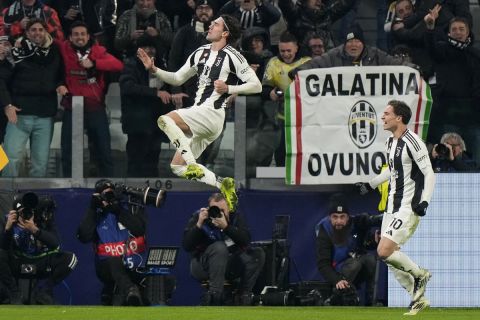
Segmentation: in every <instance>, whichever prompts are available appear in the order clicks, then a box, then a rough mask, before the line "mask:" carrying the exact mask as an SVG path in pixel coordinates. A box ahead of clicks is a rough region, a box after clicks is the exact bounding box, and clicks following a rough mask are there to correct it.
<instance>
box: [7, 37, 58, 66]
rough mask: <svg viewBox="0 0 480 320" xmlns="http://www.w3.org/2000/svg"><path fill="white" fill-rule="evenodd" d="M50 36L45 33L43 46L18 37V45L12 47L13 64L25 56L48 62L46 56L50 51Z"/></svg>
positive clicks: (25, 57)
mask: <svg viewBox="0 0 480 320" xmlns="http://www.w3.org/2000/svg"><path fill="white" fill-rule="evenodd" d="M52 41H53V40H52V37H51V36H50V35H49V34H47V42H46V44H45V45H44V46H42V47H40V46H37V45H36V44H35V43H33V42H32V41H30V40H29V39H27V38H20V47H13V48H12V58H13V62H14V63H15V64H17V63H19V62H22V61H23V60H25V59H27V58H34V59H35V60H36V61H38V62H40V63H42V62H44V63H48V61H47V59H46V58H47V56H48V54H49V53H50V48H51V44H52Z"/></svg>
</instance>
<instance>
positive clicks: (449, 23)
mask: <svg viewBox="0 0 480 320" xmlns="http://www.w3.org/2000/svg"><path fill="white" fill-rule="evenodd" d="M455 22H461V23H463V24H465V25H466V26H467V28H468V33H470V30H472V26H471V25H470V21H468V19H467V18H465V17H453V18H452V19H450V21H449V22H448V30H449V31H450V28H451V27H452V24H453V23H455Z"/></svg>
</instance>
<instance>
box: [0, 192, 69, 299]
mask: <svg viewBox="0 0 480 320" xmlns="http://www.w3.org/2000/svg"><path fill="white" fill-rule="evenodd" d="M54 211H55V202H54V201H53V199H52V198H50V197H49V196H42V197H40V198H39V197H38V196H37V195H36V194H35V193H33V192H28V193H26V194H25V195H23V197H20V198H18V199H16V200H15V201H14V204H13V210H11V211H10V212H9V213H8V214H7V215H6V217H5V221H1V223H0V230H1V232H2V234H1V236H0V247H1V249H0V281H1V282H2V284H3V285H4V286H5V287H6V288H7V289H8V291H9V295H10V303H11V304H23V303H24V302H25V301H24V298H26V297H25V296H23V295H22V293H21V292H20V290H19V288H18V286H17V279H18V278H22V277H29V278H34V279H46V281H45V283H43V284H42V285H37V286H36V288H35V291H34V292H33V298H32V300H33V302H35V303H37V304H54V300H53V287H54V286H56V285H57V284H59V283H60V282H62V281H63V279H65V278H66V277H67V276H68V275H69V274H70V272H71V271H72V270H73V269H74V268H75V266H76V265H77V257H76V256H75V254H73V253H71V252H63V251H60V241H59V237H58V233H57V228H56V225H55V221H54ZM29 303H32V301H29Z"/></svg>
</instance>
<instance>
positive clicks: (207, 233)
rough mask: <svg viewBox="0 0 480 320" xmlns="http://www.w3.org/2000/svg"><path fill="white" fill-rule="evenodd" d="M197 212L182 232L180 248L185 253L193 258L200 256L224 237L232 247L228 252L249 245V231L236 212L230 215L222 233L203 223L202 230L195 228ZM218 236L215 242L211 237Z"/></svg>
mask: <svg viewBox="0 0 480 320" xmlns="http://www.w3.org/2000/svg"><path fill="white" fill-rule="evenodd" d="M198 214H199V211H197V212H195V213H194V214H193V215H192V217H191V218H190V220H189V221H188V224H187V226H186V228H185V230H184V231H183V241H182V246H183V248H184V249H185V251H187V252H190V253H191V254H192V255H193V256H195V257H197V256H200V255H201V254H202V253H203V252H204V251H205V249H206V248H207V247H208V246H209V245H211V244H212V243H214V242H215V241H224V240H225V239H226V237H228V238H230V239H231V240H232V241H233V243H234V245H232V246H230V247H229V251H230V252H231V253H234V252H235V251H236V250H242V249H245V248H246V247H247V246H248V245H250V231H249V229H248V227H247V225H246V222H245V220H244V218H243V217H242V215H239V214H238V212H235V213H231V214H230V221H229V224H228V227H226V228H225V229H224V230H223V232H221V231H220V229H217V228H215V227H209V226H208V224H207V223H204V225H203V228H202V229H199V228H198V227H197V222H198ZM215 234H218V237H217V239H216V240H214V239H212V237H211V236H214V235H215Z"/></svg>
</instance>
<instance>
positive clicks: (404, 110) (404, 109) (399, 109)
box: [388, 100, 412, 124]
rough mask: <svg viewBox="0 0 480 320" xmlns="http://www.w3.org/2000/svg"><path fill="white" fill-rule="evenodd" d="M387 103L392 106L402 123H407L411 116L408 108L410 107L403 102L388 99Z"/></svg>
mask: <svg viewBox="0 0 480 320" xmlns="http://www.w3.org/2000/svg"><path fill="white" fill-rule="evenodd" d="M388 105H389V106H392V108H393V112H394V113H395V115H397V116H400V117H402V122H403V124H408V122H409V121H410V118H411V117H412V110H410V107H409V106H408V105H407V104H406V103H405V102H403V101H400V100H390V101H388Z"/></svg>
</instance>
